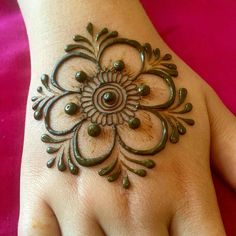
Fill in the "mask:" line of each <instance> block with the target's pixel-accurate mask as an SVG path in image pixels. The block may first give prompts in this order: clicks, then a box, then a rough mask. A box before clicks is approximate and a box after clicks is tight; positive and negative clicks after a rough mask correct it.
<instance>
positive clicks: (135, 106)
mask: <svg viewBox="0 0 236 236" xmlns="http://www.w3.org/2000/svg"><path fill="white" fill-rule="evenodd" d="M87 32H88V33H89V34H90V37H91V40H90V39H88V38H86V37H84V36H82V35H75V36H74V38H73V40H74V43H73V44H69V45H68V46H67V47H66V48H65V52H66V54H65V55H64V56H63V57H62V58H61V59H60V60H59V61H58V62H57V63H56V65H55V67H54V69H53V71H52V74H51V76H49V75H47V74H44V75H42V77H41V83H42V85H43V86H40V87H38V89H37V91H38V93H39V94H40V95H39V96H34V97H32V101H33V102H34V103H33V106H32V109H33V110H34V118H35V119H36V120H41V119H44V122H45V128H46V130H47V131H48V133H45V134H43V135H42V136H41V140H42V142H44V143H47V144H49V146H48V147H47V153H48V154H52V155H55V156H54V157H52V158H51V159H50V160H49V161H48V162H47V167H48V168H51V167H53V166H54V165H55V163H56V161H57V167H58V170H59V171H65V170H66V169H67V168H68V169H69V171H70V172H71V173H72V174H73V175H77V174H78V172H79V166H84V167H91V166H95V165H98V164H102V163H103V162H104V161H105V160H107V159H108V158H109V157H110V156H111V154H112V153H113V149H114V147H115V146H116V145H119V147H120V148H121V151H120V154H119V155H121V156H117V157H116V158H115V160H112V161H110V164H109V165H107V166H103V167H102V168H101V169H100V170H99V171H98V174H99V175H100V176H106V178H107V180H108V181H109V182H113V181H115V180H117V179H118V178H119V176H120V175H121V173H123V180H122V185H123V187H124V188H129V186H130V180H129V177H128V174H127V171H129V172H132V173H134V174H136V175H138V176H141V177H144V176H146V174H147V169H151V168H153V167H154V166H155V162H154V161H153V160H152V159H149V158H145V156H152V155H154V154H156V153H158V152H160V151H161V150H163V149H164V148H165V146H166V143H167V141H168V138H169V141H170V142H171V143H177V142H178V141H179V138H180V135H184V134H185V133H186V127H185V126H184V123H185V124H187V125H189V126H192V125H194V120H192V119H189V118H185V117H184V115H185V113H188V112H190V111H191V110H192V108H193V106H192V104H191V103H186V102H185V101H186V97H187V93H188V92H187V89H186V88H179V89H178V92H176V87H175V83H174V77H178V71H177V67H176V65H175V64H173V63H172V62H171V60H172V56H171V55H170V54H165V55H163V56H162V55H161V52H160V49H158V48H156V49H152V47H151V45H150V44H149V43H145V44H144V45H141V44H140V43H139V42H137V41H135V40H130V39H127V38H120V37H118V32H117V31H109V30H108V29H107V28H103V29H102V30H101V31H99V32H98V33H97V34H94V27H93V25H92V24H91V23H89V24H88V26H87ZM118 44H125V45H128V46H130V47H132V48H134V49H135V50H137V52H138V53H139V58H140V61H141V67H140V69H139V71H138V72H137V73H136V74H135V75H130V74H128V73H125V72H124V68H125V63H124V61H123V60H117V61H115V62H113V66H112V67H111V68H103V67H102V63H101V58H102V56H103V54H104V53H105V51H106V49H107V48H109V47H111V46H114V45H118ZM72 58H82V59H85V60H87V61H90V62H92V63H94V64H95V65H96V68H97V72H96V73H95V74H94V75H93V76H89V75H88V74H87V73H86V72H85V71H77V72H76V74H75V80H76V81H77V82H78V85H79V86H78V88H77V89H76V90H69V89H66V88H64V86H62V85H60V83H59V82H58V72H59V69H60V68H61V66H62V65H63V64H64V63H65V62H66V61H68V60H70V59H72ZM141 75H153V76H154V77H156V78H158V79H161V80H163V82H164V83H165V84H166V85H167V87H168V90H169V97H168V99H167V101H165V102H163V103H161V104H156V105H145V104H143V103H142V99H143V98H144V97H148V96H149V95H150V91H151V89H152V88H150V86H148V85H147V84H144V83H139V78H140V76H141ZM67 96H75V97H76V98H78V99H77V100H78V102H77V103H75V102H70V103H67V104H66V106H65V107H64V113H66V114H67V115H68V116H74V117H76V123H75V124H73V126H72V127H70V128H69V129H65V130H62V131H60V130H56V129H54V128H53V127H52V125H51V110H52V107H53V106H54V105H55V104H56V103H57V102H58V101H59V100H62V99H64V98H66V97H67ZM137 111H141V112H149V113H151V114H152V115H154V116H155V117H156V118H157V119H159V121H160V123H161V128H162V131H161V138H160V140H158V142H157V143H156V145H155V146H154V147H152V148H150V149H143V150H142V149H140V150H139V149H136V148H133V147H131V146H129V145H127V144H126V143H125V141H124V140H123V139H122V136H121V135H120V133H119V132H118V129H117V127H118V126H122V125H124V124H127V125H128V127H129V128H130V129H133V130H136V129H138V128H139V127H140V125H142V120H140V119H139V118H138V117H137V116H136V113H137ZM78 113H79V115H78ZM85 121H89V122H90V125H89V126H88V127H87V133H88V135H89V136H91V137H93V138H96V137H99V135H100V134H101V132H102V130H103V127H109V128H110V129H111V132H112V137H113V141H112V142H111V147H110V148H109V150H108V151H107V152H106V153H105V154H103V155H101V156H98V157H87V156H84V155H83V154H82V152H81V150H80V147H79V145H78V135H79V132H80V130H81V127H82V126H83V124H84V122H85ZM169 131H170V133H169ZM130 154H131V155H132V154H135V155H137V157H136V158H133V157H132V156H131V155H130ZM66 160H67V162H66ZM132 163H135V164H136V165H140V166H142V167H141V168H140V169H136V168H132Z"/></svg>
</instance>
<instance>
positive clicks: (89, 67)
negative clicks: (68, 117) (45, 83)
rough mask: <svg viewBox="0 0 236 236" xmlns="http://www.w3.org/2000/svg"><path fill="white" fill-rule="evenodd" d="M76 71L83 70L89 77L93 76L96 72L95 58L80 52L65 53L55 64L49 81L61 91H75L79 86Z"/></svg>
mask: <svg viewBox="0 0 236 236" xmlns="http://www.w3.org/2000/svg"><path fill="white" fill-rule="evenodd" d="M78 71H84V72H85V73H86V74H87V75H88V76H89V77H93V76H94V75H95V74H96V72H97V68H96V60H95V59H94V58H93V57H91V56H88V55H87V54H85V53H82V52H72V53H69V54H66V55H65V56H64V57H62V58H61V60H60V61H58V63H57V64H56V65H55V67H54V69H53V72H52V75H51V82H52V84H53V86H54V87H56V88H58V89H59V90H61V91H76V90H78V88H80V86H81V84H80V83H79V82H78V81H77V80H76V79H75V74H76V73H77V72H78Z"/></svg>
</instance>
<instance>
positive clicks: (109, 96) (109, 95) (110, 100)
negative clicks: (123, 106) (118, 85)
mask: <svg viewBox="0 0 236 236" xmlns="http://www.w3.org/2000/svg"><path fill="white" fill-rule="evenodd" d="M103 99H104V101H105V103H107V104H109V105H113V104H114V103H115V102H116V94H115V93H114V92H106V93H104V94H103Z"/></svg>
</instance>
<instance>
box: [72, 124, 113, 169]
mask: <svg viewBox="0 0 236 236" xmlns="http://www.w3.org/2000/svg"><path fill="white" fill-rule="evenodd" d="M89 125H90V122H89V121H85V122H83V124H82V125H80V127H79V129H77V131H76V132H75V133H74V137H73V150H74V154H75V158H76V160H77V162H78V163H79V164H81V165H83V166H93V165H96V164H99V163H101V162H103V161H104V160H105V159H107V158H108V157H109V156H110V155H111V152H112V150H113V148H114V145H115V139H116V130H115V129H114V128H113V127H108V126H107V127H101V133H100V135H99V136H97V137H91V136H89V135H88V131H87V129H88V126H89Z"/></svg>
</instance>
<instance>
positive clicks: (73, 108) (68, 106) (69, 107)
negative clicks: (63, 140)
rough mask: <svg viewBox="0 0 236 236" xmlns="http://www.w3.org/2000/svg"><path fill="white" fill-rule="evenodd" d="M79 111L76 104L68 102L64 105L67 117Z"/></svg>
mask: <svg viewBox="0 0 236 236" xmlns="http://www.w3.org/2000/svg"><path fill="white" fill-rule="evenodd" d="M78 110H79V107H78V105H77V104H75V103H73V102H70V103H68V104H66V106H65V108H64V111H65V113H66V114H68V115H74V114H75V113H76V112H77V111H78Z"/></svg>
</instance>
